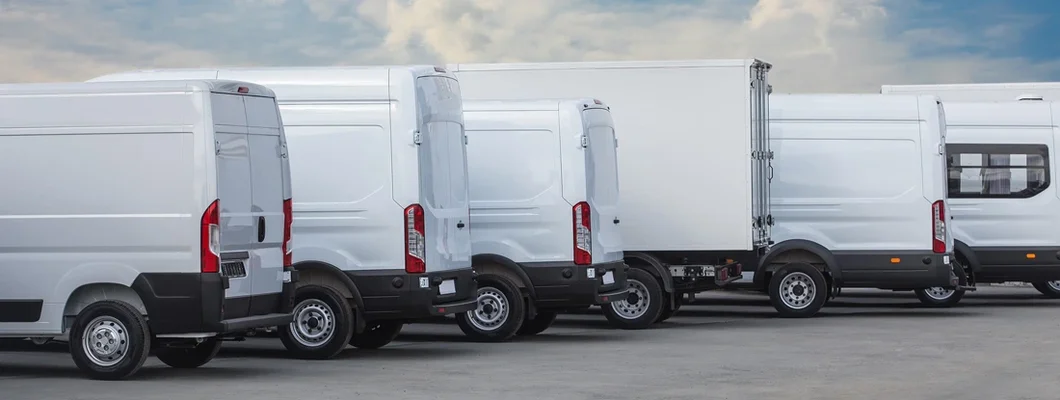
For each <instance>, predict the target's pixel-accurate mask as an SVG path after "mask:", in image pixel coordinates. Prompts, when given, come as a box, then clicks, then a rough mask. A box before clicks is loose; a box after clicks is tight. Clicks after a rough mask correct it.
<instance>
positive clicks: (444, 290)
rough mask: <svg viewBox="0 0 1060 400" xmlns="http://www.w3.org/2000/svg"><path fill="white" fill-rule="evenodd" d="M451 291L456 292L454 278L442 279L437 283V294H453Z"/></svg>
mask: <svg viewBox="0 0 1060 400" xmlns="http://www.w3.org/2000/svg"><path fill="white" fill-rule="evenodd" d="M453 293H456V280H455V279H446V280H444V281H442V283H441V284H440V285H438V294H439V295H441V296H445V295H447V294H453Z"/></svg>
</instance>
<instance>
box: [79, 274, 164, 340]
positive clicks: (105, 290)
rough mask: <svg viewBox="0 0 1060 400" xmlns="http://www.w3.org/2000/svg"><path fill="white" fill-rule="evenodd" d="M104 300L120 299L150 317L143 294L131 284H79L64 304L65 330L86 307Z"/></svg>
mask: <svg viewBox="0 0 1060 400" xmlns="http://www.w3.org/2000/svg"><path fill="white" fill-rule="evenodd" d="M103 300H120V301H123V302H125V303H128V304H129V305H130V306H132V307H133V308H134V309H135V310H136V311H138V312H140V315H145V316H147V317H148V318H150V314H149V313H148V310H147V305H146V304H144V301H143V297H142V294H141V293H139V292H137V290H136V289H133V288H132V287H130V286H127V285H123V284H120V283H115V282H94V283H87V284H84V285H81V286H79V287H78V288H77V289H74V291H73V292H71V293H70V296H69V297H67V299H66V304H65V305H64V306H63V332H66V330H67V329H68V328H69V327H70V324H71V323H72V322H73V319H74V318H75V317H77V315H78V314H80V313H81V311H82V310H84V309H85V308H86V307H88V306H90V305H92V304H95V303H98V302H100V301H103Z"/></svg>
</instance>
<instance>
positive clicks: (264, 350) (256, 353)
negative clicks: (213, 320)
mask: <svg viewBox="0 0 1060 400" xmlns="http://www.w3.org/2000/svg"><path fill="white" fill-rule="evenodd" d="M401 339H402V338H401V336H398V340H401ZM262 341H265V339H262ZM269 342H272V341H271V340H269ZM269 344H270V346H269V347H261V346H254V347H249V346H236V345H232V346H228V347H222V348H221V351H220V353H218V354H217V358H239V357H246V358H271V359H290V360H298V359H297V358H294V357H292V356H291V355H290V354H289V353H288V352H287V349H285V348H283V344H281V343H280V341H279V340H275V343H269ZM470 352H472V350H468V349H458V348H437V347H431V348H422V347H416V348H406V347H403V346H401V345H400V344H399V343H393V344H391V345H387V346H384V347H383V348H380V349H375V350H364V349H358V348H354V347H347V348H346V349H345V350H343V351H342V352H341V353H339V354H338V355H337V356H335V357H334V358H332V359H330V360H320V361H318V360H311V361H312V362H328V361H336V360H352V359H362V360H366V359H380V358H385V359H423V358H424V357H455V356H460V355H464V354H467V353H470Z"/></svg>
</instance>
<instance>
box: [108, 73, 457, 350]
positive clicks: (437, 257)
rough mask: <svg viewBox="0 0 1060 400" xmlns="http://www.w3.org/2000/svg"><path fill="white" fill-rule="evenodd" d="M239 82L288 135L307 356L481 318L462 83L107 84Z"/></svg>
mask: <svg viewBox="0 0 1060 400" xmlns="http://www.w3.org/2000/svg"><path fill="white" fill-rule="evenodd" d="M189 76H195V77H217V78H222V79H239V80H245V81H249V82H255V83H258V84H262V85H266V86H268V87H269V88H270V89H272V90H274V91H275V92H276V99H277V102H278V103H279V105H280V112H281V113H282V115H283V122H284V129H285V130H286V132H287V135H288V138H289V140H290V151H291V175H292V178H293V188H294V192H295V193H299V195H298V196H297V198H296V199H295V200H296V201H295V203H294V227H293V229H294V232H293V233H294V238H295V243H294V257H295V258H294V267H295V269H297V270H298V271H300V272H301V274H302V279H301V282H300V283H299V284H298V290H297V295H296V296H297V299H296V305H295V307H294V313H295V322H293V323H291V324H290V325H289V326H287V327H286V328H284V329H281V330H280V337H281V339H282V340H283V343H284V345H285V346H286V347H287V348H288V349H289V350H291V351H292V352H294V353H295V354H296V355H297V356H298V357H303V358H330V357H333V356H335V355H336V354H338V353H339V352H340V351H341V350H342V349H343V348H345V347H346V345H347V343H349V344H351V345H353V346H356V347H360V348H378V347H382V346H384V345H386V344H387V343H389V342H390V341H391V340H393V339H394V338H395V337H396V336H397V335H398V332H399V331H400V329H401V327H402V325H403V324H404V323H406V322H410V321H413V320H417V319H422V318H428V317H431V316H436V315H448V314H455V313H462V312H464V311H468V310H473V309H474V308H475V306H476V304H477V303H476V297H475V291H476V284H475V280H474V279H475V278H474V275H473V274H474V272H473V270H472V268H471V235H470V232H469V229H468V224H470V223H471V221H470V214H469V211H468V196H467V159H466V154H465V137H464V127H463V114H462V104H461V97H460V86H459V84H458V83H457V81H456V79H455V78H453V75H452V74H451V73H449V72H446V71H445V70H444V69H443V68H440V67H434V66H401V67H398V66H394V67H388V66H375V67H294V68H283V67H277V68H232V69H193V70H187V69H183V70H156V71H136V72H128V73H121V74H115V75H108V76H105V77H102V78H97V80H144V79H147V80H152V79H184V78H186V77H189Z"/></svg>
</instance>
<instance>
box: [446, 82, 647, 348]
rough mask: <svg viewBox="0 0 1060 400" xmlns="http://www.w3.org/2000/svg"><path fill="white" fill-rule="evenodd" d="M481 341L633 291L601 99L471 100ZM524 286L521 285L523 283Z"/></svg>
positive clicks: (470, 321)
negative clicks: (624, 257) (628, 280)
mask: <svg viewBox="0 0 1060 400" xmlns="http://www.w3.org/2000/svg"><path fill="white" fill-rule="evenodd" d="M464 121H465V124H466V126H465V130H466V132H467V136H468V147H467V149H468V150H467V151H468V154H467V160H468V175H469V176H470V182H471V185H470V193H471V251H472V253H473V254H474V255H473V256H472V263H473V264H474V268H475V272H477V273H478V282H479V289H478V293H479V307H478V308H477V309H476V310H473V311H468V312H467V313H465V314H460V315H457V322H458V323H459V325H460V328H461V329H462V330H463V331H464V332H465V333H466V334H468V335H469V336H471V337H474V338H476V339H480V340H494V341H499V340H505V339H508V338H511V337H512V336H514V335H516V334H517V333H518V334H522V335H534V334H538V333H541V332H543V331H544V330H545V329H548V327H549V326H550V325H551V324H552V322H553V321H554V320H555V318H556V314H557V313H558V312H562V311H565V310H569V309H578V308H586V307H589V306H592V305H594V304H605V305H606V304H609V303H612V302H614V301H617V300H622V299H625V298H626V293H627V292H626V269H628V267H627V266H626V265H625V262H624V261H623V260H622V235H621V233H620V232H619V229H618V225H619V222H620V220H619V218H620V215H619V209H618V196H619V194H618V193H619V192H618V163H617V160H616V148H615V145H616V138H615V127H614V124H613V123H612V121H611V113H610V112H608V110H607V106H606V105H605V104H603V103H602V102H600V101H599V100H595V99H591V98H582V99H555V100H552V99H541V100H526V101H465V102H464ZM520 288H523V290H520Z"/></svg>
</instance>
